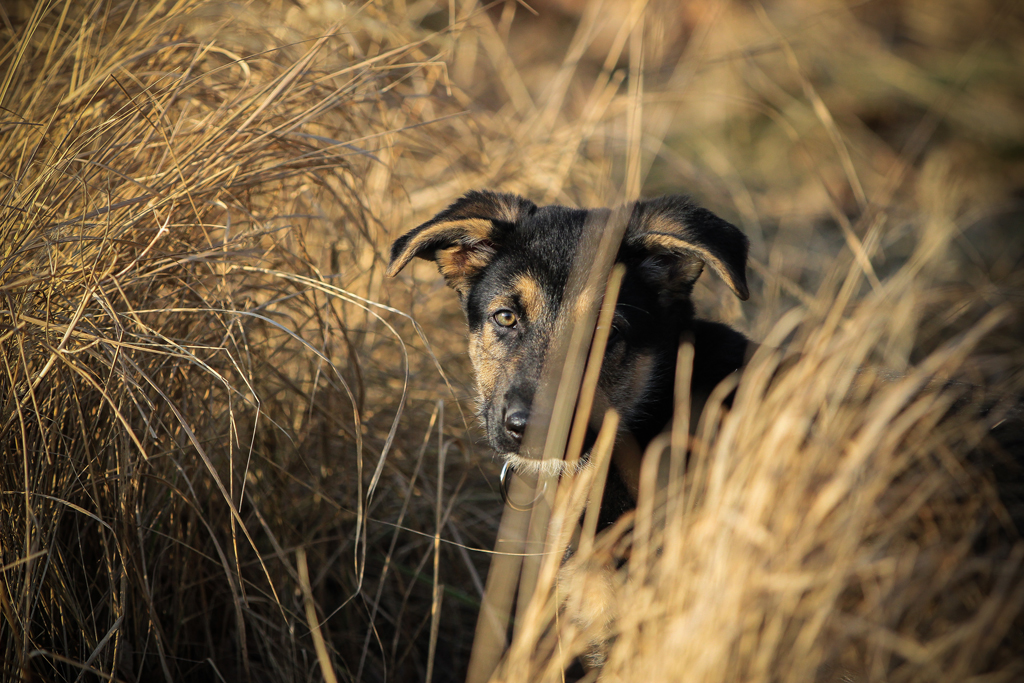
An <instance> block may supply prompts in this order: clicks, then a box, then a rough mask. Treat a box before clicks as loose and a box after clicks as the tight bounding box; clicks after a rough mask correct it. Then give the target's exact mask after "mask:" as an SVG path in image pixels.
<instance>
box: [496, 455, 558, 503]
mask: <svg viewBox="0 0 1024 683" xmlns="http://www.w3.org/2000/svg"><path fill="white" fill-rule="evenodd" d="M511 472H512V468H511V467H510V465H509V463H508V461H507V460H506V461H505V464H504V465H502V466H501V474H500V475H499V479H500V482H501V484H500V486H498V489H499V490H501V499H502V500H503V501H505V505H508V506H509V507H510V508H512V509H513V510H515V511H516V512H529V511H530V510H532V509H533V508H534V506H536V505H537V501H539V500H540V499H541V498H542V497H543V496H544V491H545V490H547V487H548V484H547V482H544V488H542V489H541V491H540V493H538V494H537V497H536V498H534V499H533V500H531V501H530V502H529V503H527V504H526V505H525V506H523V505H517V504H516V503H514V502H512V496H510V495H509V487H510V486H511V485H512V484H511V482H512V477H511V476H510V474H511Z"/></svg>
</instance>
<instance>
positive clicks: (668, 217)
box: [625, 196, 750, 301]
mask: <svg viewBox="0 0 1024 683" xmlns="http://www.w3.org/2000/svg"><path fill="white" fill-rule="evenodd" d="M625 242H626V244H628V245H629V246H631V247H632V248H634V249H638V250H639V251H640V252H641V253H644V254H648V255H649V256H650V257H651V258H648V259H647V260H646V261H645V266H646V267H647V268H648V269H649V270H652V271H654V272H655V273H656V275H657V277H658V278H659V279H660V280H662V281H663V284H664V285H665V286H666V287H668V288H670V289H679V290H684V291H685V292H686V293H689V290H690V288H691V287H692V286H693V283H694V282H696V280H697V278H698V277H699V276H700V274H701V271H702V270H703V268H704V264H707V265H709V266H711V268H712V269H713V270H714V271H715V272H716V273H718V274H719V275H720V276H721V277H722V279H723V280H725V282H726V284H728V285H729V287H730V288H731V289H732V291H733V292H735V293H736V296H738V297H739V298H741V299H743V300H744V301H745V300H746V299H747V298H748V297H749V296H750V293H749V292H748V290H747V276H746V270H747V244H748V242H747V237H746V235H744V234H743V233H742V232H740V231H739V229H738V228H736V226H734V225H732V224H730V223H727V222H726V221H724V220H722V219H721V218H719V217H718V216H716V215H715V214H713V213H711V212H710V211H708V210H707V209H702V208H700V207H699V206H696V205H695V204H693V203H692V202H691V201H690V200H689V199H687V198H686V197H679V196H666V197H658V198H657V199H649V200H643V201H639V202H637V203H636V204H635V205H634V207H633V213H632V215H631V216H630V219H629V225H628V227H627V228H626V236H625Z"/></svg>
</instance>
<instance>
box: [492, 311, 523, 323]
mask: <svg viewBox="0 0 1024 683" xmlns="http://www.w3.org/2000/svg"><path fill="white" fill-rule="evenodd" d="M518 321H519V319H518V318H516V314H515V313H513V312H512V311H510V310H508V309H507V308H503V309H501V310H500V311H498V312H497V313H495V314H494V322H496V323H498V324H499V325H501V326H502V327H515V326H516V323H517V322H518Z"/></svg>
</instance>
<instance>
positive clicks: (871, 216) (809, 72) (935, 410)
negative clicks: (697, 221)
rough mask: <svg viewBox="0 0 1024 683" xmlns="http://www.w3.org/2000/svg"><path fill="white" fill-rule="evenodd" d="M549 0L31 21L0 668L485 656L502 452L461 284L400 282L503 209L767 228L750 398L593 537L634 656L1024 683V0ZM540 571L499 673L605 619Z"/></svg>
mask: <svg viewBox="0 0 1024 683" xmlns="http://www.w3.org/2000/svg"><path fill="white" fill-rule="evenodd" d="M536 4H537V12H538V13H537V16H534V15H533V14H531V13H530V11H528V10H527V9H525V8H524V7H523V6H522V5H521V4H520V3H517V2H513V1H512V0H509V1H508V2H504V3H496V4H492V5H487V6H486V7H485V6H483V5H478V4H477V3H475V2H458V3H436V2H434V1H433V0H416V1H414V0H398V1H396V2H394V3H363V4H357V3H351V4H347V3H342V2H331V1H327V0H324V1H322V2H319V1H317V2H313V1H310V2H305V1H303V2H298V3H296V2H289V3H283V2H281V3H279V2H277V1H276V0H260V1H256V0H253V1H251V2H244V3H221V2H213V1H206V0H154V1H152V2H149V1H147V2H120V1H119V0H87V1H86V2H77V1H76V0H52V1H49V2H37V3H28V2H22V3H20V4H17V5H15V6H14V7H13V8H11V9H6V8H4V9H0V35H2V37H3V39H2V41H0V65H2V68H0V195H2V197H3V202H2V204H0V359H2V367H0V406H2V409H0V678H2V679H4V680H100V679H103V680H106V679H112V680H121V681H149V680H166V681H177V680H189V681H192V680H200V681H206V680H209V681H233V680H253V681H306V680H311V679H321V678H322V679H324V680H327V681H334V680H343V681H371V680H392V681H394V680H398V681H405V680H445V681H447V680H462V679H463V678H464V676H465V672H466V670H467V667H468V665H469V660H470V650H471V646H472V640H473V630H474V624H475V621H476V616H477V611H478V609H479V607H480V601H481V596H482V594H483V592H484V583H485V580H486V571H487V566H488V562H489V559H490V555H488V553H487V550H488V549H489V548H491V547H493V546H494V539H495V535H496V533H497V531H498V526H499V519H500V516H501V503H500V496H499V495H498V493H497V491H496V487H495V484H496V481H495V475H496V465H495V463H493V462H492V460H491V458H490V455H489V453H488V452H487V450H486V448H482V447H480V446H474V438H475V437H474V433H473V431H472V430H471V429H469V425H470V423H471V420H472V416H471V415H470V414H469V413H470V412H471V410H470V409H469V408H468V406H470V405H471V400H470V393H471V389H470V388H469V387H470V378H469V375H468V368H467V363H466V361H465V354H464V352H463V350H464V348H465V347H464V340H463V339H462V337H463V324H462V322H461V318H460V313H459V311H458V306H457V304H456V303H455V299H454V296H453V295H452V294H451V293H449V292H447V291H445V290H444V288H443V286H442V284H441V283H440V282H439V278H438V277H437V275H436V272H434V269H433V266H432V264H426V263H418V264H416V265H415V267H412V268H410V269H408V270H407V272H406V273H405V274H403V275H402V277H401V278H400V280H399V281H398V282H397V283H395V284H390V285H389V284H387V283H385V281H384V276H383V272H384V266H385V259H386V254H387V247H388V245H389V244H390V242H391V240H392V239H393V238H394V237H396V236H397V235H398V234H399V233H400V232H401V231H402V230H403V229H407V228H409V227H411V226H413V225H415V224H416V223H418V222H420V221H422V220H425V219H426V218H427V217H429V216H430V215H432V214H433V212H435V211H437V210H438V209H440V208H441V207H442V206H444V205H445V204H446V203H447V202H450V201H451V200H453V199H454V198H455V197H457V196H458V195H459V194H460V193H462V192H464V191H466V190H469V189H474V188H492V189H500V190H503V191H513V192H520V193H522V194H525V195H527V196H529V197H530V198H531V199H534V200H535V201H537V202H538V203H541V202H559V203H566V204H578V205H581V206H597V205H611V204H615V203H617V202H619V201H621V200H623V199H630V198H633V197H635V196H637V195H638V194H639V193H640V192H641V191H643V192H645V193H647V194H653V193H656V192H661V191H672V192H680V191H682V192H692V193H694V194H695V195H696V196H698V197H699V198H700V199H701V201H702V203H705V204H708V205H709V206H711V207H712V208H714V209H715V210H716V211H717V212H719V213H721V214H723V215H724V216H726V217H728V218H730V219H731V220H733V221H735V222H736V223H737V224H739V225H741V226H742V227H743V228H744V230H745V231H746V232H747V233H748V234H749V235H750V236H751V239H752V260H751V272H752V275H753V277H752V280H753V284H754V286H753V287H752V289H753V290H754V292H755V295H754V299H753V301H752V302H751V305H750V308H741V307H740V306H739V304H738V303H736V302H735V301H734V300H733V299H732V298H731V296H730V295H727V294H725V293H723V292H724V290H722V289H721V288H719V287H718V286H717V285H716V283H714V281H713V280H709V279H708V278H705V279H703V280H702V281H701V283H700V285H699V291H698V293H697V297H698V299H699V301H698V303H699V305H700V306H701V308H702V310H704V311H706V312H708V314H709V315H711V316H712V317H716V318H718V319H722V320H725V321H727V322H730V323H732V324H734V325H736V326H737V327H739V328H741V329H744V330H746V331H748V332H749V333H751V335H752V336H753V337H754V338H755V339H757V340H758V341H763V342H764V348H763V349H762V351H761V353H760V354H759V355H758V356H757V357H756V358H755V360H754V362H753V364H752V366H751V368H750V370H749V371H748V373H747V375H746V376H745V378H744V380H743V382H742V383H741V384H740V386H739V388H738V391H737V395H736V400H735V403H734V406H733V408H732V410H731V411H730V412H728V413H727V414H726V413H724V412H722V411H717V410H714V409H712V410H710V411H708V412H706V413H705V415H704V416H703V417H702V418H701V421H700V423H699V426H698V427H697V428H696V431H695V435H694V436H693V437H692V439H690V438H688V437H686V436H685V433H686V431H687V430H686V429H682V428H680V429H677V430H676V436H675V440H674V441H673V442H671V443H670V442H666V443H665V444H662V446H664V448H665V449H666V452H665V454H664V455H662V459H663V460H665V461H666V462H669V461H671V460H672V459H673V458H675V460H674V462H675V463H676V465H677V466H676V468H675V470H676V471H681V470H682V468H681V467H680V466H679V462H680V460H679V458H680V457H681V456H680V454H681V453H682V452H684V451H685V450H686V448H687V446H689V447H690V449H691V450H692V451H693V455H692V457H691V461H690V465H689V469H687V471H686V475H685V477H683V478H682V479H681V480H677V481H675V482H673V483H671V486H673V487H675V488H672V489H671V490H672V491H673V492H674V495H672V496H669V498H668V502H666V501H665V500H664V499H659V498H658V495H659V493H658V492H657V491H655V490H654V488H653V487H652V488H651V489H650V490H649V491H647V490H645V495H644V497H643V498H642V504H641V506H640V508H639V510H638V513H637V516H636V518H635V520H634V521H633V523H632V525H631V524H625V523H624V524H623V525H622V526H621V527H619V528H618V529H617V531H616V532H615V533H613V534H609V535H608V536H606V537H603V538H601V537H599V538H598V539H596V540H595V541H594V550H593V552H595V553H597V556H598V557H601V556H602V555H601V553H604V552H606V551H607V549H609V548H611V547H612V546H613V545H614V544H615V543H616V542H617V541H618V540H621V539H622V538H631V539H632V543H633V546H634V549H633V560H632V561H631V563H630V564H629V565H628V568H627V569H626V570H625V571H624V572H622V573H620V574H618V575H617V579H616V581H617V582H618V583H617V585H615V586H613V588H614V590H612V591H610V596H611V597H610V598H609V605H610V606H611V609H612V610H613V611H614V612H617V613H618V614H619V615H620V617H619V619H618V620H617V621H616V622H615V625H614V627H613V631H614V633H615V635H616V637H615V640H614V642H613V644H612V646H611V649H610V651H609V658H608V662H607V665H606V667H605V669H604V671H603V673H602V676H603V677H604V679H605V680H623V681H634V680H649V681H651V682H652V683H653V682H655V681H674V680H681V679H684V678H685V680H693V681H715V682H720V681H731V680H744V681H751V682H756V681H807V680H814V679H815V677H817V678H818V679H820V680H828V677H829V676H833V677H841V676H845V675H849V676H853V680H856V681H963V680H978V681H981V680H985V681H1001V680H1005V681H1011V680H1015V677H1020V676H1022V675H1024V662H1022V657H1021V652H1024V636H1022V631H1021V627H1022V624H1021V613H1022V605H1024V569H1022V567H1024V564H1022V563H1024V552H1022V549H1021V548H1022V546H1021V545H1020V543H1019V536H1018V535H1017V531H1016V530H1015V529H1014V519H1015V518H1016V519H1018V520H1019V519H1020V518H1024V514H1022V512H1021V509H1020V508H1019V507H1014V502H1015V501H1016V502H1017V504H1018V505H1019V503H1020V501H1021V500H1024V496H1019V493H1020V491H1019V489H1018V490H1017V491H1016V495H1018V498H1014V497H1013V495H1014V492H1013V491H1011V490H1010V489H1009V488H1008V487H1007V485H1006V484H1007V482H1008V481H1009V480H1008V479H1007V477H1008V476H1010V475H1014V476H1015V475H1016V470H1014V468H1013V463H1012V462H1011V461H1009V460H1007V459H1005V458H1004V456H1006V449H1007V448H1008V447H1012V446H1013V445H1014V443H1016V444H1017V445H1018V446H1019V445H1020V443H1021V441H1022V439H1021V437H1020V435H1019V434H1017V435H1015V434H1013V433H1012V429H1013V428H1014V425H1015V424H1019V422H1015V420H1017V421H1019V420H1020V415H1019V403H1015V401H1019V398H1020V396H1022V395H1024V374H1022V373H1021V368H1022V367H1024V353H1022V345H1021V343H1020V340H1021V339H1022V338H1024V321H1022V317H1021V316H1020V309H1021V306H1020V304H1021V301H1024V278H1022V275H1021V273H1022V272H1024V270H1022V269H1021V268H1020V267H1019V266H1020V264H1021V262H1022V261H1021V255H1022V253H1024V242H1022V241H1021V237H1020V232H1019V225H1020V224H1019V218H1020V211H1019V205H1018V204H1015V203H1014V197H1015V196H1016V195H1015V194H1014V193H1015V192H1018V193H1019V192H1020V188H1021V187H1024V175H1021V169H1022V168H1024V167H1022V165H1021V163H1020V154H1019V149H1020V148H1021V147H1020V145H1024V134H1022V133H1021V131H1024V119H1022V115H1021V111H1024V109H1021V108H1020V107H1017V106H1016V105H1017V104H1019V103H1020V102H1021V101H1022V100H1024V91H1021V90H1020V87H1019V83H1016V82H1015V81H1014V82H1011V81H1012V79H1011V78H1010V74H1013V73H1016V72H1017V71H1015V70H1019V68H1021V67H1022V66H1024V64H1022V63H1024V53H1021V52H1020V50H1019V48H1018V47H1017V45H1018V44H1019V43H1017V42H1015V41H1016V39H1017V38H1019V37H1020V36H1022V35H1024V25H1022V22H1024V19H1022V16H1021V13H1020V10H1019V9H1017V8H1016V7H1015V5H1014V4H1013V3H1012V2H1011V3H1003V4H999V3H998V2H993V3H979V4H978V6H977V7H974V8H973V9H972V10H971V11H970V12H967V13H966V15H965V12H964V8H965V7H966V6H967V5H969V4H970V3H958V2H957V0H944V1H943V2H942V3H935V5H936V7H937V8H934V7H933V8H932V10H925V9H922V7H923V3H920V2H914V1H912V0H904V1H903V2H900V3H890V5H891V6H892V7H890V8H889V9H885V10H881V9H878V10H877V11H875V9H877V8H874V9H873V6H875V5H879V6H881V4H882V3H866V4H863V3H862V4H860V5H857V6H851V7H847V6H846V5H843V4H841V3H836V2H833V1H832V0H828V1H826V0H820V1H817V0H816V1H815V2H798V1H797V0H780V1H779V2H774V3H766V4H765V5H764V6H762V5H761V4H760V3H753V4H751V3H747V2H740V1H738V0H736V1H731V0H730V1H724V2H711V1H704V0H693V1H692V2H688V3H671V2H655V1H654V0H652V1H651V2H650V3H647V2H642V1H634V0H615V1H613V0H605V2H604V3H601V2H595V3H578V2H574V1H572V0H558V1H557V2H555V0H550V1H549V2H538V3H536ZM553 4H557V5H559V7H560V8H561V9H560V12H561V14H560V15H559V16H558V17H555V16H554V15H553V14H552V12H551V7H552V5H553ZM862 5H863V6H862ZM961 5H963V6H961ZM680 7H682V8H683V9H682V10H680ZM894 8H895V9H894ZM965 16H969V17H970V18H971V19H970V21H967V20H966V19H965V18H964V17H965ZM890 34H891V35H892V36H899V40H897V38H896V37H892V38H891V39H890ZM901 41H903V42H901ZM1018 199H1019V197H1018ZM754 311H758V313H757V314H754V313H753V312H754ZM428 340H429V341H428ZM776 348H778V349H785V350H786V353H788V354H789V355H788V360H785V362H783V360H782V358H781V356H782V353H783V352H781V351H780V352H779V353H776V352H775V351H774V350H773V349H776ZM866 367H870V368H876V369H880V370H882V371H881V372H879V373H877V374H873V373H862V372H859V370H860V369H862V368H866ZM780 368H781V369H780ZM890 371H892V372H890ZM769 376H774V380H773V381H771V382H768V378H769ZM946 380H952V383H950V384H949V385H948V386H946V385H945V384H944V382H945V381H946ZM936 383H937V384H938V386H939V387H940V389H937V388H936ZM943 386H946V388H945V389H941V387H943ZM681 418H682V419H681V421H680V424H685V411H684V410H682V409H681ZM1014 439H1016V442H1014ZM652 455H657V454H656V453H655V454H652ZM655 460H656V458H654V457H652V458H649V461H650V462H654V461H655ZM662 493H664V491H662ZM648 494H649V495H648ZM559 556H560V555H559V554H558V553H557V552H556V553H553V554H552V553H549V554H547V555H542V556H541V557H543V558H545V559H543V561H545V562H553V561H555V560H554V559H550V558H556V557H559ZM644 558H646V559H644ZM533 559H534V560H536V559H537V558H536V557H534V558H533ZM531 561H532V560H531ZM538 561H540V560H538ZM527 564H530V563H529V562H528V563H527ZM534 566H535V567H536V565H535V564H534ZM552 567H555V568H557V564H555V565H547V570H545V571H541V573H540V575H541V576H542V577H545V576H546V577H551V576H553V575H554V572H553V571H549V570H550V569H551V568H552ZM533 595H534V598H533V599H534V601H535V602H534V603H533V606H532V607H531V606H528V605H526V604H523V605H520V606H519V607H518V610H517V614H518V616H517V622H516V624H515V626H514V628H513V630H512V634H513V640H512V643H511V649H510V650H509V652H508V654H507V656H506V658H505V659H504V661H503V662H502V663H501V665H500V666H499V668H498V669H497V675H498V678H499V679H501V680H524V681H536V680H547V679H550V680H560V679H561V678H562V676H563V672H564V670H565V669H566V667H568V666H570V664H571V661H572V659H573V658H574V657H575V656H576V655H577V654H579V653H580V652H581V651H582V650H583V649H584V648H585V646H586V643H587V642H588V640H590V639H591V636H592V635H593V634H590V633H579V632H577V631H574V630H573V628H574V627H573V626H572V625H571V624H568V623H566V622H565V621H560V620H559V617H558V613H557V612H556V611H555V610H554V608H553V605H554V604H555V601H556V600H557V598H555V597H552V596H553V595H554V589H553V588H552V586H551V585H545V584H544V582H543V581H542V582H541V583H540V584H539V587H538V588H537V590H536V591H534V592H533ZM524 603H525V600H524ZM528 607H529V608H530V609H529V611H528ZM530 620H532V621H530ZM588 675H589V676H590V678H591V680H592V679H593V678H594V677H595V676H596V675H597V674H596V672H592V673H591V674H588ZM836 680H841V679H840V678H837V679H836Z"/></svg>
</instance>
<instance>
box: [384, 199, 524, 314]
mask: <svg viewBox="0 0 1024 683" xmlns="http://www.w3.org/2000/svg"><path fill="white" fill-rule="evenodd" d="M536 210H537V206H536V205H535V204H534V203H533V202H531V201H529V200H528V199H524V198H522V197H520V196H519V195H514V194H499V193H497V192H488V191H473V192H469V193H467V194H465V195H464V196H463V197H461V198H460V199H459V200H458V201H456V202H455V203H454V204H452V205H451V206H449V207H448V208H447V209H445V210H444V211H442V212H441V213H439V214H437V215H436V216H434V217H433V218H431V219H430V220H429V221H427V222H426V223H424V224H423V225H421V226H419V227H417V228H414V229H412V230H410V231H409V232H407V233H406V234H404V235H402V236H401V237H399V238H398V239H397V240H395V243H394V244H392V245H391V263H389V264H388V270H387V275H388V276H389V277H394V276H395V275H397V274H398V273H399V271H401V270H402V268H404V267H405V266H406V264H407V263H409V261H411V260H412V259H413V257H414V256H418V257H419V258H422V259H427V260H428V261H435V262H436V263H437V268H438V270H440V271H441V275H443V276H444V279H445V281H446V282H447V283H448V286H449V287H451V288H452V289H454V290H456V291H457V292H459V294H460V295H464V294H465V293H466V291H467V290H468V288H469V286H470V284H471V283H472V280H473V277H474V276H475V275H477V274H479V273H480V271H482V270H483V269H484V268H485V267H487V265H488V264H489V263H490V262H491V259H492V258H494V255H495V254H496V253H497V248H498V246H499V245H500V244H501V241H502V236H503V235H504V234H505V233H507V232H508V231H509V230H511V229H512V228H513V227H514V226H515V224H516V223H517V222H519V221H520V220H521V219H523V218H525V217H527V216H529V215H530V214H532V213H533V212H534V211H536Z"/></svg>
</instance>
